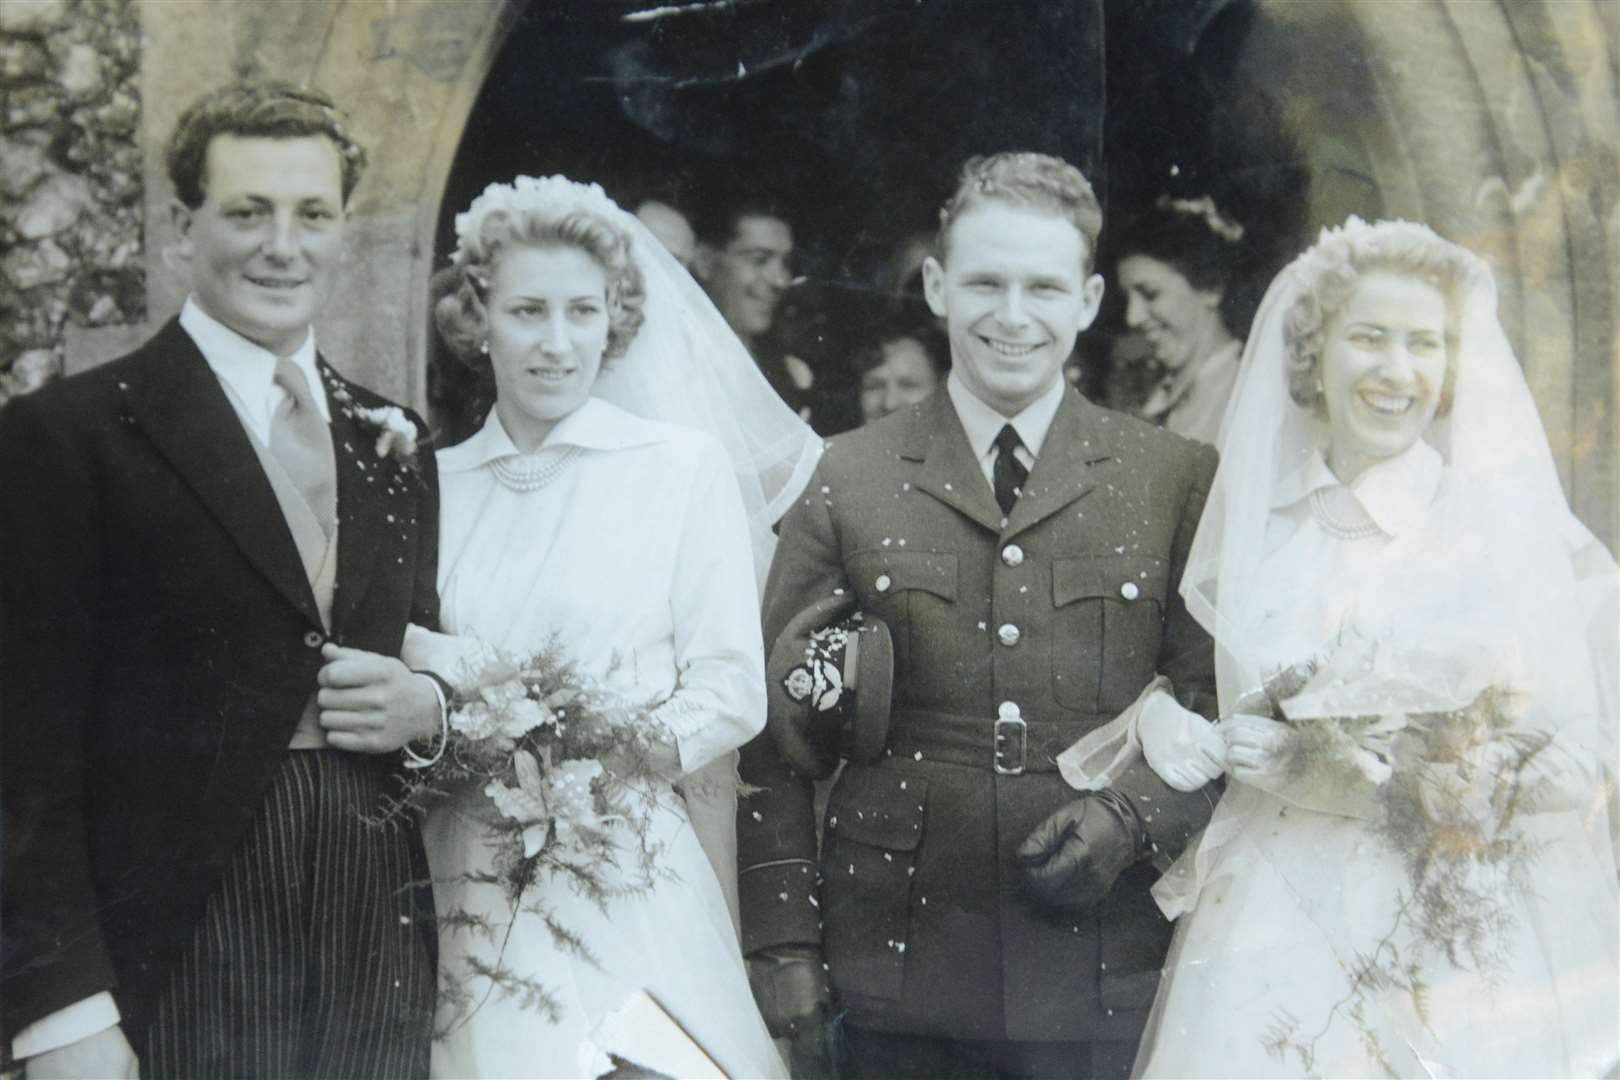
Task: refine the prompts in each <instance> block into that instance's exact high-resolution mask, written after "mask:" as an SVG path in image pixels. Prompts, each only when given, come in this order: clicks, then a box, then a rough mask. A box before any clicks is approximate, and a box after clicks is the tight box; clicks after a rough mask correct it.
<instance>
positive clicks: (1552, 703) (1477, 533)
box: [1136, 442, 1620, 1077]
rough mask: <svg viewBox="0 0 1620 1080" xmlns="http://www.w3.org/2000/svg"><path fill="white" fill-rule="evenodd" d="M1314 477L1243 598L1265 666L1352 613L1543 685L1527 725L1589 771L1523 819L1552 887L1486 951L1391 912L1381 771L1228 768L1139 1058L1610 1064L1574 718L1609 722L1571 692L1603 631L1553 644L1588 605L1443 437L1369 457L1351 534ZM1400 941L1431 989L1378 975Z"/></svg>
mask: <svg viewBox="0 0 1620 1080" xmlns="http://www.w3.org/2000/svg"><path fill="white" fill-rule="evenodd" d="M1296 479H1297V486H1292V490H1288V489H1287V487H1288V486H1286V485H1285V489H1284V492H1283V494H1282V497H1281V498H1280V499H1279V500H1278V503H1280V504H1281V505H1277V506H1276V509H1274V511H1273V513H1272V515H1271V520H1270V523H1269V526H1268V528H1267V531H1266V539H1265V551H1266V554H1265V557H1264V558H1263V559H1262V560H1261V563H1260V570H1259V572H1258V573H1257V574H1256V575H1255V578H1254V580H1255V581H1256V582H1257V584H1256V586H1255V588H1254V591H1253V592H1252V594H1251V595H1248V596H1243V597H1237V598H1233V597H1226V598H1225V602H1226V603H1227V604H1228V605H1229V606H1230V609H1231V610H1232V611H1233V613H1234V615H1233V618H1232V621H1231V623H1230V624H1229V625H1230V626H1231V627H1232V628H1233V630H1234V632H1235V633H1238V634H1241V636H1242V637H1243V638H1244V640H1245V641H1246V642H1247V643H1248V644H1249V646H1250V647H1251V648H1252V649H1253V655H1251V656H1250V657H1249V660H1250V662H1251V664H1253V665H1254V666H1256V667H1258V669H1259V670H1262V671H1270V670H1278V669H1281V668H1283V667H1286V666H1287V665H1290V664H1293V663H1295V662H1298V661H1301V660H1304V659H1306V658H1307V657H1309V656H1311V655H1312V654H1313V653H1314V652H1316V651H1317V650H1318V649H1319V647H1320V646H1322V645H1323V644H1325V643H1328V642H1331V641H1333V640H1334V639H1335V638H1337V637H1340V636H1341V635H1343V634H1345V633H1353V634H1358V635H1362V636H1363V637H1364V638H1366V639H1370V640H1376V641H1377V642H1378V643H1379V645H1380V647H1381V648H1382V649H1383V655H1384V656H1386V657H1392V658H1393V660H1392V662H1393V663H1395V664H1396V665H1399V664H1401V663H1403V662H1406V661H1410V663H1411V664H1412V665H1413V667H1412V670H1413V671H1414V672H1416V673H1417V674H1418V675H1419V676H1420V678H1419V679H1418V681H1419V682H1421V683H1422V684H1424V685H1425V686H1426V688H1427V689H1429V690H1432V691H1433V693H1434V694H1435V696H1436V698H1438V699H1442V700H1444V699H1450V700H1461V701H1466V700H1469V699H1470V698H1471V696H1472V695H1473V692H1474V691H1475V690H1477V689H1482V688H1484V686H1488V685H1493V684H1497V683H1499V682H1502V681H1509V682H1512V683H1513V684H1514V685H1516V686H1520V687H1527V688H1528V691H1529V693H1528V696H1527V698H1526V699H1525V711H1524V714H1523V716H1522V720H1521V722H1522V724H1523V725H1524V726H1525V727H1526V728H1527V729H1536V730H1541V731H1547V732H1550V733H1551V734H1552V735H1553V736H1554V739H1555V742H1554V745H1553V747H1552V749H1551V750H1549V751H1548V753H1549V754H1553V755H1555V756H1556V757H1557V758H1558V759H1560V760H1561V762H1562V764H1563V765H1564V771H1563V779H1564V781H1565V783H1566V784H1567V785H1569V786H1572V787H1574V788H1577V789H1583V790H1580V791H1579V794H1578V795H1576V796H1575V797H1574V798H1573V799H1572V805H1571V806H1570V807H1569V808H1568V809H1565V810H1563V811H1561V812H1551V813H1532V814H1523V815H1520V816H1519V817H1518V818H1517V823H1516V824H1515V826H1514V828H1516V829H1517V830H1519V832H1520V835H1521V836H1523V837H1524V838H1525V839H1526V840H1527V841H1528V842H1529V843H1530V844H1531V845H1532V846H1533V848H1534V849H1535V851H1536V853H1537V854H1536V857H1535V858H1534V860H1533V862H1532V863H1531V864H1530V866H1529V879H1530V882H1531V885H1532V895H1530V896H1529V897H1527V898H1520V899H1515V898H1512V897H1508V898H1507V901H1506V902H1507V910H1508V912H1509V918H1508V919H1507V921H1506V924H1505V925H1502V926H1499V927H1495V928H1493V929H1491V930H1489V931H1488V940H1489V941H1490V942H1491V944H1492V946H1493V948H1492V950H1491V951H1492V952H1493V954H1494V955H1493V959H1494V960H1495V961H1496V962H1497V963H1498V964H1499V966H1497V967H1496V968H1495V970H1493V971H1492V972H1489V973H1486V972H1481V971H1479V970H1477V969H1476V968H1475V967H1474V965H1473V962H1472V958H1471V957H1470V956H1468V955H1467V954H1465V955H1463V956H1462V957H1461V958H1460V959H1459V960H1457V961H1455V962H1453V961H1452V960H1448V959H1447V958H1446V957H1444V956H1443V955H1437V953H1436V951H1435V950H1429V951H1427V952H1426V953H1424V952H1423V951H1422V950H1418V949H1415V948H1414V940H1413V935H1412V933H1411V931H1410V924H1409V923H1407V924H1406V925H1405V926H1404V927H1403V928H1402V929H1399V930H1395V931H1394V932H1393V933H1392V932H1391V931H1392V928H1394V927H1396V926H1397V907H1398V904H1399V902H1400V900H1401V898H1402V897H1404V896H1407V895H1410V892H1411V881H1410V877H1409V873H1408V867H1407V864H1406V862H1405V860H1404V859H1403V858H1402V857H1401V856H1400V855H1399V854H1397V853H1396V851H1395V850H1394V849H1393V848H1391V847H1390V846H1389V845H1388V844H1387V843H1386V842H1385V841H1384V840H1383V839H1382V838H1381V837H1380V836H1379V835H1378V834H1377V832H1376V824H1375V823H1376V822H1377V820H1378V816H1377V813H1376V810H1375V807H1374V804H1373V799H1374V796H1373V795H1372V794H1371V791H1370V789H1363V790H1361V791H1360V792H1359V793H1358V792H1349V793H1348V794H1346V793H1344V792H1340V793H1333V792H1323V791H1319V790H1318V791H1301V792H1295V793H1294V795H1295V797H1292V798H1290V797H1284V795H1282V794H1274V793H1272V792H1270V791H1265V790H1261V789H1260V788H1258V787H1253V786H1250V785H1248V784H1244V783H1241V782H1236V781H1230V780H1229V782H1228V785H1227V788H1226V792H1225V795H1224V796H1223V797H1222V800H1221V802H1220V803H1219V805H1218V806H1217V808H1216V812H1215V815H1214V817H1213V819H1212V820H1211V822H1210V824H1209V826H1208V828H1207V830H1206V831H1205V833H1204V835H1203V838H1202V841H1201V843H1200V844H1199V845H1198V846H1197V848H1196V849H1195V850H1193V851H1189V852H1188V853H1187V854H1186V855H1184V856H1183V857H1182V859H1181V860H1180V861H1178V862H1177V863H1176V865H1175V866H1174V867H1173V868H1172V869H1171V871H1170V873H1169V874H1167V875H1166V877H1165V878H1164V879H1163V880H1162V881H1161V882H1160V883H1159V885H1158V886H1157V887H1156V888H1155V895H1156V896H1157V897H1158V898H1159V900H1160V904H1161V906H1162V907H1164V909H1165V911H1166V913H1167V914H1168V915H1170V916H1171V917H1172V918H1176V917H1178V916H1179V921H1178V922H1177V926H1176V935H1175V939H1174V943H1173V945H1172V948H1171V952H1170V955H1169V958H1168V960H1167V962H1166V966H1165V977H1164V982H1163V984H1162V986H1161V990H1160V993H1159V997H1158V999H1157V1001H1156V1002H1155V1005H1154V1009H1153V1013H1152V1015H1151V1018H1150V1021H1149V1024H1148V1028H1147V1032H1146V1034H1145V1036H1144V1038H1143V1043H1142V1051H1141V1056H1140V1057H1139V1059H1138V1061H1137V1065H1136V1074H1137V1075H1140V1076H1149V1077H1182V1076H1245V1077H1265V1076H1276V1077H1285V1076H1340V1077H1361V1076H1384V1075H1395V1076H1412V1077H1425V1076H1451V1077H1483V1076H1592V1075H1599V1074H1603V1073H1605V1071H1606V1070H1609V1069H1612V1068H1613V1067H1614V1064H1615V1061H1616V1054H1617V1052H1620V986H1617V982H1616V971H1617V968H1620V957H1617V947H1616V927H1617V925H1620V924H1617V918H1620V913H1617V910H1616V903H1615V895H1616V891H1615V880H1614V873H1615V871H1614V862H1613V858H1612V848H1611V847H1610V844H1611V839H1612V838H1611V836H1610V833H1609V825H1608V822H1607V820H1606V815H1605V813H1604V811H1605V809H1606V806H1605V801H1604V798H1603V794H1602V791H1601V784H1602V782H1603V779H1604V771H1603V769H1602V767H1601V759H1600V758H1598V757H1596V756H1595V754H1594V752H1593V751H1592V750H1591V748H1590V747H1588V746H1586V745H1583V744H1582V743H1581V742H1580V741H1579V739H1571V738H1566V737H1565V733H1566V732H1574V731H1579V730H1582V729H1590V728H1591V726H1592V725H1593V724H1594V723H1595V722H1596V721H1597V718H1595V717H1593V716H1592V715H1590V713H1588V714H1587V715H1585V716H1581V715H1577V712H1576V710H1583V709H1584V710H1589V709H1590V708H1591V703H1590V701H1588V700H1583V698H1582V696H1581V695H1580V694H1579V693H1566V692H1565V691H1566V688H1573V687H1579V686H1582V685H1589V684H1590V679H1591V672H1589V671H1586V672H1583V671H1581V670H1580V669H1579V667H1578V666H1576V665H1578V664H1579V663H1581V662H1584V660H1585V652H1584V650H1582V649H1580V648H1571V649H1568V650H1558V649H1556V648H1549V647H1548V646H1551V645H1552V644H1553V642H1555V641H1556V640H1558V639H1559V637H1560V635H1562V634H1565V633H1566V632H1571V633H1575V632H1578V631H1579V629H1580V628H1579V626H1578V625H1570V624H1569V620H1568V613H1564V614H1563V615H1562V616H1561V615H1560V613H1559V612H1557V611H1549V610H1538V605H1537V604H1536V603H1535V601H1536V599H1537V598H1536V597H1534V596H1526V595H1525V590H1524V589H1523V588H1522V587H1521V586H1522V582H1521V581H1520V580H1518V573H1519V571H1520V570H1521V569H1522V568H1523V567H1524V565H1525V564H1524V563H1522V562H1521V561H1520V560H1519V559H1518V558H1517V557H1515V556H1514V555H1511V554H1510V553H1507V552H1504V551H1501V550H1499V549H1496V550H1493V549H1490V548H1488V547H1487V546H1486V545H1484V544H1483V543H1481V542H1480V541H1479V537H1481V536H1483V535H1488V533H1489V532H1490V529H1489V528H1488V527H1486V526H1485V525H1484V523H1483V522H1482V521H1481V519H1480V517H1479V515H1480V513H1482V510H1481V508H1480V506H1479V502H1478V500H1476V499H1474V498H1472V497H1470V496H1469V495H1468V494H1466V493H1464V492H1459V491H1454V490H1452V486H1451V485H1452V478H1451V477H1450V476H1449V475H1448V473H1447V470H1446V469H1445V468H1444V466H1443V465H1442V463H1441V459H1440V455H1439V454H1438V453H1436V451H1435V450H1433V449H1432V448H1431V447H1430V446H1429V445H1427V444H1426V443H1423V442H1419V443H1416V444H1415V445H1414V446H1412V447H1411V448H1410V449H1408V450H1407V451H1406V452H1405V453H1404V454H1402V455H1400V456H1398V457H1397V458H1395V459H1392V460H1388V461H1385V462H1382V463H1380V464H1378V465H1376V466H1374V467H1373V468H1371V469H1369V470H1368V471H1367V472H1366V473H1364V474H1363V475H1362V476H1361V477H1360V478H1358V480H1357V482H1356V484H1355V486H1354V489H1353V490H1354V491H1355V493H1356V495H1357V496H1358V498H1359V499H1360V501H1361V503H1362V505H1363V507H1364V508H1365V510H1366V511H1367V512H1368V514H1369V515H1370V516H1371V517H1372V519H1373V520H1374V521H1375V522H1377V523H1378V525H1379V526H1380V529H1381V531H1380V533H1377V534H1374V535H1370V536H1364V537H1361V538H1358V539H1346V538H1343V537H1342V536H1341V535H1336V534H1335V533H1334V532H1333V531H1331V530H1330V529H1328V528H1325V527H1324V526H1323V524H1322V523H1321V522H1320V521H1319V520H1318V518H1317V517H1316V516H1315V515H1314V514H1313V513H1312V511H1311V508H1310V502H1311V500H1310V499H1309V497H1308V495H1309V492H1310V490H1311V489H1312V488H1313V487H1317V486H1334V485H1335V484H1336V481H1335V480H1334V478H1333V476H1332V474H1331V473H1329V472H1328V471H1327V467H1326V465H1325V463H1324V462H1323V461H1322V458H1321V457H1320V455H1315V456H1313V457H1312V458H1311V459H1310V460H1309V461H1308V462H1307V464H1306V465H1305V467H1304V468H1303V469H1302V470H1301V471H1300V473H1299V474H1298V476H1297V478H1296ZM1500 508H1501V507H1500V504H1498V509H1500ZM1390 534H1393V535H1390ZM1525 557H1526V558H1533V557H1534V555H1533V554H1526V556H1525ZM1544 599H1548V600H1549V601H1550V600H1551V599H1552V598H1550V597H1549V598H1544ZM1560 618H1563V619H1564V620H1565V623H1566V625H1564V626H1560V625H1558V623H1559V619H1560ZM1537 639H1539V640H1537ZM1571 640H1576V639H1573V638H1572V639H1571ZM1527 646H1528V648H1527ZM1560 652H1562V655H1561V656H1560ZM1532 654H1533V655H1534V656H1536V657H1537V660H1536V667H1535V669H1534V670H1525V669H1524V661H1525V660H1526V658H1527V656H1529V655H1532ZM1564 661H1567V663H1565V662H1564ZM1318 796H1320V801H1318ZM1358 799H1359V805H1358ZM1396 951H1398V952H1399V954H1400V955H1401V956H1402V957H1404V958H1408V959H1409V958H1411V957H1414V956H1419V955H1421V956H1423V957H1424V960H1423V961H1422V964H1421V967H1420V969H1418V970H1407V971H1403V975H1405V976H1411V975H1414V974H1415V975H1417V976H1419V977H1420V978H1421V981H1422V982H1423V983H1424V984H1425V986H1426V987H1427V990H1426V992H1425V993H1423V994H1421V995H1419V996H1418V997H1417V998H1414V996H1413V995H1412V994H1410V993H1408V992H1406V991H1405V990H1403V989H1400V988H1398V987H1392V986H1389V985H1382V986H1380V985H1363V986H1362V992H1360V993H1356V992H1355V984H1354V982H1353V974H1354V973H1355V972H1357V971H1361V970H1365V969H1364V968H1363V967H1362V965H1363V964H1364V963H1365V962H1366V961H1367V960H1368V959H1369V958H1374V959H1376V961H1377V962H1378V963H1379V964H1381V965H1385V966H1387V965H1389V964H1390V963H1391V957H1393V956H1394V955H1396ZM1401 962H1402V963H1404V962H1405V961H1404V960H1403V961H1401Z"/></svg>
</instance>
